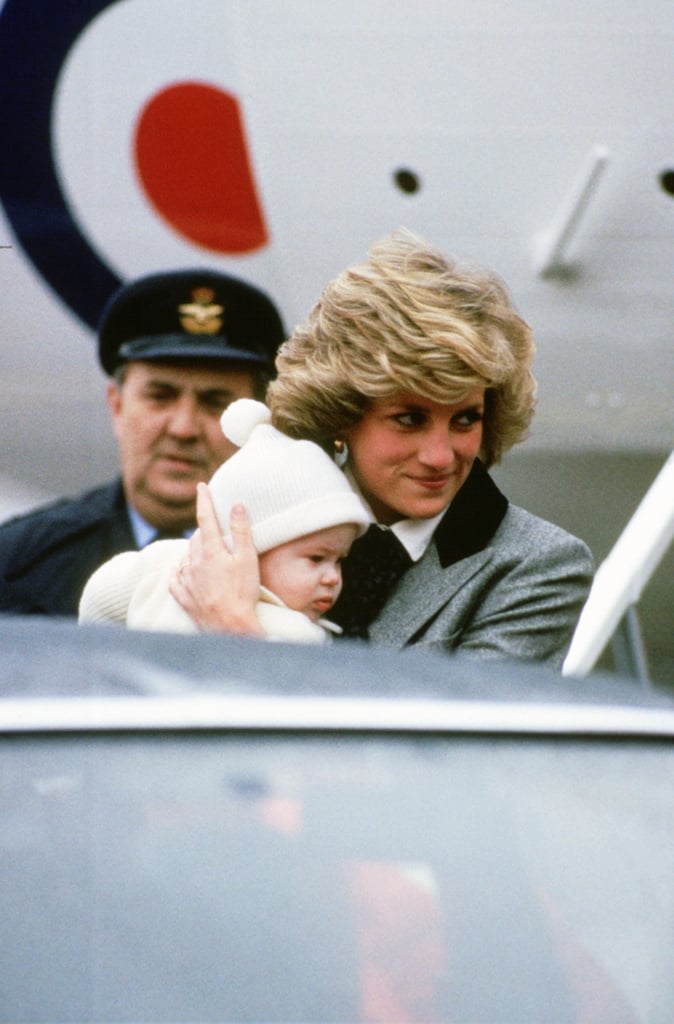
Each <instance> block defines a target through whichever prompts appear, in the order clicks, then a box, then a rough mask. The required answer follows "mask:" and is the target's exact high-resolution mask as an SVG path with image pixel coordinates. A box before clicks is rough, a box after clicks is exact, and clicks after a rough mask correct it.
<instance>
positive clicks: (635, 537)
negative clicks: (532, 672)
mask: <svg viewBox="0 0 674 1024" xmlns="http://www.w3.org/2000/svg"><path fill="white" fill-rule="evenodd" d="M672 538H674V452H672V453H671V455H670V456H669V458H668V459H667V461H666V462H665V464H664V466H663V467H662V469H661V470H660V472H659V473H658V475H657V477H656V478H655V480H654V481H653V483H652V484H651V486H650V487H649V489H648V491H647V492H646V494H645V495H644V497H643V499H642V501H641V503H640V504H639V507H638V508H637V510H636V512H635V513H634V515H633V516H632V518H631V519H630V521H629V523H628V524H627V526H626V527H625V529H624V530H623V532H622V534H621V535H620V537H619V538H618V540H617V542H616V544H615V545H614V547H613V549H612V550H611V552H610V553H609V554H608V555H607V557H606V558H605V559H604V561H603V562H602V564H601V565H600V566H599V568H598V569H597V572H596V575H595V578H594V582H593V584H592V588H591V590H590V593H589V596H588V598H587V601H586V602H585V605H584V607H583V611H582V613H581V616H580V619H579V621H578V625H577V626H576V630H575V633H574V635H573V639H572V641H571V646H570V648H569V652H568V654H567V656H566V660H565V661H564V666H563V669H562V672H563V674H564V675H567V676H568V675H574V676H584V675H587V673H588V672H590V671H591V670H592V668H593V667H594V665H595V664H596V662H597V659H598V658H599V656H600V655H601V653H602V651H603V650H604V648H605V647H606V645H607V644H608V642H609V641H610V639H611V637H612V636H613V634H614V633H615V631H616V630H617V629H618V627H619V625H620V623H621V621H622V620H623V619H624V617H625V615H626V614H628V613H629V611H630V609H631V608H634V607H635V606H636V605H637V604H638V603H639V601H640V599H641V594H642V592H643V589H644V587H645V586H646V584H647V583H648V581H649V580H650V578H651V576H652V575H653V573H654V572H655V570H656V569H657V567H658V565H659V564H660V562H661V561H662V559H663V557H664V555H665V553H666V552H667V550H668V548H669V546H670V544H671V543H672Z"/></svg>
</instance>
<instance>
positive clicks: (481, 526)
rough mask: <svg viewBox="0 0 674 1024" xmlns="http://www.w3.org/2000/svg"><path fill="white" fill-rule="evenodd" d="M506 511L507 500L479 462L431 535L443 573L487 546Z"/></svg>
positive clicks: (474, 464)
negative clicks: (452, 565)
mask: <svg viewBox="0 0 674 1024" xmlns="http://www.w3.org/2000/svg"><path fill="white" fill-rule="evenodd" d="M507 509H508V499H507V498H506V497H505V495H503V494H501V492H500V491H499V489H498V487H497V486H496V484H495V483H494V481H493V480H492V478H491V477H490V476H489V474H488V473H487V470H486V469H485V468H484V466H483V465H482V463H481V462H480V461H479V459H476V460H475V462H474V463H473V468H472V469H471V471H470V474H469V476H468V479H467V480H466V482H465V484H464V485H463V487H462V488H461V490H460V491H459V493H458V494H457V495H456V497H455V498H454V500H453V501H452V504H451V505H450V506H449V508H448V509H447V512H446V514H445V515H444V517H443V518H442V519H441V520H440V523H439V524H438V527H437V529H436V531H435V533H434V535H433V540H434V542H435V545H436V547H437V549H438V555H439V557H440V564H441V565H442V567H443V569H444V568H446V567H447V566H448V565H451V564H452V563H453V562H458V561H459V560H460V559H462V558H468V557H469V556H470V555H474V554H476V552H478V551H481V550H482V549H483V548H484V547H486V546H487V544H488V543H489V541H490V540H491V538H492V537H493V536H494V534H495V533H496V530H497V529H498V527H499V526H500V524H501V521H502V519H503V517H504V515H505V514H506V511H507Z"/></svg>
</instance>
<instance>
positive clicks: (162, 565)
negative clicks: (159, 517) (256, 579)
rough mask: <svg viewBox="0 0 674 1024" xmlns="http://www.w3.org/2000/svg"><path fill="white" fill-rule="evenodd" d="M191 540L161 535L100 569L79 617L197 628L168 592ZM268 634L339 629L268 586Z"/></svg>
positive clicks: (287, 636)
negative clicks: (309, 614) (289, 602)
mask: <svg viewBox="0 0 674 1024" xmlns="http://www.w3.org/2000/svg"><path fill="white" fill-rule="evenodd" d="M188 552H189V541H187V540H158V541H154V543H152V544H148V545H147V547H145V548H143V549H142V550H141V551H124V552H123V553H122V554H121V555H115V557H114V558H111V559H110V560H109V561H107V562H104V564H103V565H102V566H101V567H100V568H99V569H97V570H96V572H95V573H94V574H93V575H92V576H91V577H90V578H89V580H88V581H87V584H86V586H85V588H84V590H83V592H82V597H81V599H80V606H79V621H80V622H84V623H112V624H117V625H120V626H127V627H128V628H129V629H147V630H156V631H164V632H170V633H196V632H198V628H197V625H196V623H195V622H194V621H193V620H192V619H191V618H190V616H189V615H188V614H187V612H186V611H184V610H183V609H182V608H181V607H180V605H179V604H178V602H177V601H176V600H175V598H174V597H173V596H172V595H171V593H170V592H169V586H168V584H169V577H170V574H171V570H172V569H173V568H174V567H175V566H178V565H179V564H180V562H181V561H182V559H183V558H186V557H187V555H188ZM256 614H257V617H258V620H259V622H260V625H261V626H262V628H263V630H264V631H265V635H266V637H267V639H269V640H286V641H292V642H296V643H309V644H320V643H327V642H329V640H330V639H331V633H339V632H340V630H339V627H338V626H335V625H334V624H333V623H332V622H327V621H326V620H325V619H320V620H319V621H318V622H312V621H311V619H309V618H308V617H307V616H306V615H303V614H302V613H301V612H296V611H293V610H292V609H291V608H287V607H286V605H284V603H283V602H282V601H281V600H280V599H279V598H278V597H276V595H275V594H272V592H271V591H270V590H267V589H266V588H265V587H261V588H260V600H259V602H258V604H257V607H256Z"/></svg>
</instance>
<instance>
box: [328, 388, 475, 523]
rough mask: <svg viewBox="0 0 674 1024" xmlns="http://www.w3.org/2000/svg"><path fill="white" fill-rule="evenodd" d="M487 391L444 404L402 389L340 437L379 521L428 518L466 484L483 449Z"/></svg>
mask: <svg viewBox="0 0 674 1024" xmlns="http://www.w3.org/2000/svg"><path fill="white" fill-rule="evenodd" d="M483 418H484V388H476V389H475V390H474V391H471V392H470V393H469V394H468V395H466V396H465V398H463V399H462V400H461V401H460V402H454V403H452V404H451V405H444V404H441V403H439V402H433V401H431V399H429V398H422V397H421V396H419V395H414V394H410V393H407V392H401V393H400V394H398V395H396V396H395V397H394V398H385V399H384V398H381V399H375V400H373V401H372V402H371V403H370V406H369V408H368V410H367V412H366V413H365V415H364V416H363V418H362V419H361V420H360V421H359V422H358V423H357V424H356V425H355V426H354V427H350V428H349V429H348V430H346V431H345V432H344V439H345V440H346V442H347V444H348V446H349V465H350V467H351V469H352V471H353V474H354V476H355V479H356V482H357V483H358V486H359V487H360V489H361V491H362V492H363V497H364V498H365V499H366V501H367V502H368V503H369V505H370V507H371V508H372V511H373V512H374V514H375V516H376V517H377V519H378V521H379V522H380V523H384V524H386V525H388V526H390V525H391V524H392V523H395V522H397V521H398V520H399V519H431V518H432V517H433V516H436V515H438V514H439V513H440V512H442V511H443V509H445V508H446V507H447V505H448V504H449V503H450V501H451V500H452V498H453V497H454V496H455V495H456V493H457V492H458V490H459V488H460V487H461V486H462V485H463V484H464V483H465V481H466V478H467V476H468V474H469V473H470V470H471V467H472V465H473V462H474V460H475V458H476V456H477V454H478V452H479V450H480V445H481V444H482V430H483Z"/></svg>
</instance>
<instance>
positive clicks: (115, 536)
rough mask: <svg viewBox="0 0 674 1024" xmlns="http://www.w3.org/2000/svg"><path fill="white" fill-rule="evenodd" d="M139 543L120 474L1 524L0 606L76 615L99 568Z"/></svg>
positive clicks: (35, 612) (26, 611)
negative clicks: (83, 492)
mask: <svg viewBox="0 0 674 1024" xmlns="http://www.w3.org/2000/svg"><path fill="white" fill-rule="evenodd" d="M135 547H136V542H135V539H134V536H133V532H132V530H131V523H130V521H129V517H128V513H127V510H126V502H125V500H124V492H123V489H122V484H121V481H120V480H117V481H116V482H115V483H112V484H107V485H106V486H104V487H97V488H96V489H95V490H92V491H87V492H86V494H82V495H80V497H78V498H72V499H64V500H61V501H57V502H54V503H53V504H51V505H46V506H43V507H42V508H39V509H36V510H35V511H33V512H29V513H28V514H27V515H22V516H17V517H16V518H14V519H10V520H9V521H8V522H6V523H3V524H2V526H0V612H3V613H13V614H15V615H20V614H23V615H39V614H42V615H69V616H71V615H77V606H78V603H79V599H80V594H81V593H82V590H83V588H84V584H85V583H86V581H87V580H88V578H89V577H90V576H91V574H92V573H93V572H94V570H95V569H97V568H98V567H99V565H102V564H103V562H105V561H107V559H108V558H112V556H113V555H116V554H119V552H121V551H128V550H130V549H132V548H135Z"/></svg>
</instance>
